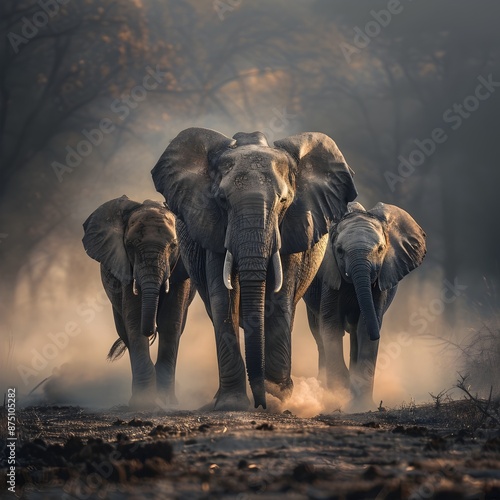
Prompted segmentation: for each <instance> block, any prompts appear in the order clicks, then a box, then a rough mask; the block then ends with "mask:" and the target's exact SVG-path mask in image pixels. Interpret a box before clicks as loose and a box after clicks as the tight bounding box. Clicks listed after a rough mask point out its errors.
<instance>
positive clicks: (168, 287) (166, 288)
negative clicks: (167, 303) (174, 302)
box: [165, 278, 170, 293]
mask: <svg viewBox="0 0 500 500" xmlns="http://www.w3.org/2000/svg"><path fill="white" fill-rule="evenodd" d="M169 291H170V280H169V279H168V278H167V281H165V293H168V292H169Z"/></svg>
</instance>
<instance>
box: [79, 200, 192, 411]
mask: <svg viewBox="0 0 500 500" xmlns="http://www.w3.org/2000/svg"><path fill="white" fill-rule="evenodd" d="M83 227H84V230H85V235H84V237H83V240H82V241H83V246H84V247H85V250H86V252H87V253H88V255H89V256H90V257H92V258H93V259H95V260H97V261H98V262H100V263H101V278H102V283H103V285H104V289H105V290H106V294H107V295H108V297H109V300H110V301H111V304H112V306H113V316H114V320H115V325H116V330H117V332H118V336H119V339H118V340H117V341H116V342H115V343H114V345H113V346H112V348H111V350H110V352H109V354H108V358H109V359H116V358H118V357H120V356H121V354H123V352H124V350H125V349H128V351H129V355H130V364H131V367H132V398H131V400H130V405H131V406H134V407H147V406H152V405H153V404H154V403H155V402H159V403H161V404H165V405H172V404H176V402H177V401H176V397H175V366H176V361H177V350H178V346H179V339H180V336H181V334H182V331H183V329H184V325H185V322H186V315H187V309H188V306H189V304H190V303H191V301H192V300H193V297H194V294H195V291H194V286H193V285H192V284H191V282H190V280H189V277H188V275H187V272H186V270H185V269H184V266H183V264H182V260H181V259H180V250H179V244H178V240H177V235H176V229H175V217H174V215H173V214H172V212H170V211H169V210H167V209H166V208H165V207H164V206H163V205H161V204H160V203H157V202H154V201H151V200H146V201H144V203H137V202H135V201H132V200H129V199H128V198H127V197H126V196H122V197H121V198H117V199H114V200H111V201H108V202H107V203H104V204H103V205H101V206H100V207H99V208H98V209H97V210H96V211H95V212H93V213H92V214H91V215H90V216H89V218H88V219H87V220H86V221H85V223H84V225H83ZM156 325H157V328H158V329H157V333H158V337H159V346H158V359H157V361H156V364H155V365H153V362H152V361H151V358H150V355H149V337H150V336H151V335H155V333H156ZM153 340H154V337H153ZM157 398H159V399H157Z"/></svg>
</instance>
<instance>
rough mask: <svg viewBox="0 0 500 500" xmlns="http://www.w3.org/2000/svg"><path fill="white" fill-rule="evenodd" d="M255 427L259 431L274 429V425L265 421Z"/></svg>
mask: <svg viewBox="0 0 500 500" xmlns="http://www.w3.org/2000/svg"><path fill="white" fill-rule="evenodd" d="M255 429H256V430H258V431H274V425H273V424H268V423H267V422H264V423H263V424H260V425H258V426H257V427H256V428H255Z"/></svg>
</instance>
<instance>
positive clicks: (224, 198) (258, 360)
mask: <svg viewBox="0 0 500 500" xmlns="http://www.w3.org/2000/svg"><path fill="white" fill-rule="evenodd" d="M152 175H153V180H154V183H155V187H156V189H157V190H158V191H159V192H160V193H162V194H163V195H164V196H165V199H166V201H167V203H168V206H169V208H170V209H171V210H172V211H173V212H174V213H175V214H176V216H177V218H178V226H177V227H178V231H179V239H180V244H181V254H182V258H183V261H184V263H185V265H186V267H187V270H188V272H189V275H190V277H191V279H192V280H193V282H194V283H195V285H196V287H197V289H198V291H199V293H200V295H201V297H202V299H203V301H204V303H205V306H206V309H207V312H208V314H209V316H210V318H211V320H212V322H213V324H214V329H215V334H216V345H217V358H218V365H219V390H218V392H217V395H216V398H215V406H214V407H215V409H247V408H248V405H249V401H248V398H247V395H246V377H245V365H244V363H243V359H242V357H241V354H240V348H239V340H238V339H239V337H238V329H239V326H240V325H241V326H242V327H243V330H244V339H245V360H246V368H247V373H248V379H249V383H250V388H251V391H252V394H253V397H254V403H255V407H256V408H258V407H259V406H262V407H263V408H266V396H265V390H266V388H267V390H268V391H271V392H273V393H274V394H276V395H277V396H278V397H280V398H281V399H285V398H286V397H287V396H288V395H289V394H290V393H291V390H292V387H293V384H292V379H291V329H292V325H293V318H294V312H295V306H296V304H297V302H298V300H300V298H301V297H302V295H303V294H304V293H305V291H306V290H307V287H308V286H309V284H310V283H311V281H312V279H313V278H314V275H315V274H316V271H317V269H318V267H319V266H320V264H321V260H322V258H323V255H324V252H325V249H326V243H327V238H328V235H327V233H328V227H329V225H330V223H331V222H332V221H335V220H337V219H339V218H340V217H341V216H342V215H343V214H344V213H345V211H346V207H347V203H348V202H349V201H352V200H353V199H354V198H355V197H356V196H357V192H356V189H355V187H354V183H353V180H352V171H351V169H350V168H349V166H348V165H347V163H346V161H345V159H344V157H343V155H342V153H341V152H340V150H339V149H338V147H337V145H336V144H335V142H334V141H333V140H332V139H331V138H330V137H328V136H326V135H324V134H321V133H303V134H299V135H294V136H291V137H287V138H286V139H282V140H279V141H275V142H274V146H271V145H269V143H268V142H267V139H266V137H265V136H264V134H262V133H261V132H253V133H242V132H239V133H237V134H235V135H234V136H233V138H229V137H227V136H225V135H223V134H221V133H219V132H216V131H214V130H209V129H204V128H189V129H186V130H184V131H182V132H180V133H179V135H178V136H177V137H175V138H174V139H173V140H172V142H171V143H170V144H169V146H168V147H167V149H166V150H165V152H164V153H163V155H162V156H161V157H160V159H159V161H158V163H157V164H156V166H155V167H154V168H153V170H152ZM265 381H267V382H268V383H267V384H265Z"/></svg>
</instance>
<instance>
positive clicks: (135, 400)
mask: <svg viewBox="0 0 500 500" xmlns="http://www.w3.org/2000/svg"><path fill="white" fill-rule="evenodd" d="M128 406H129V408H130V409H133V410H153V409H155V408H156V407H157V403H156V394H155V393H154V392H150V391H147V392H136V393H133V394H132V397H131V398H130V401H129V403H128Z"/></svg>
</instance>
